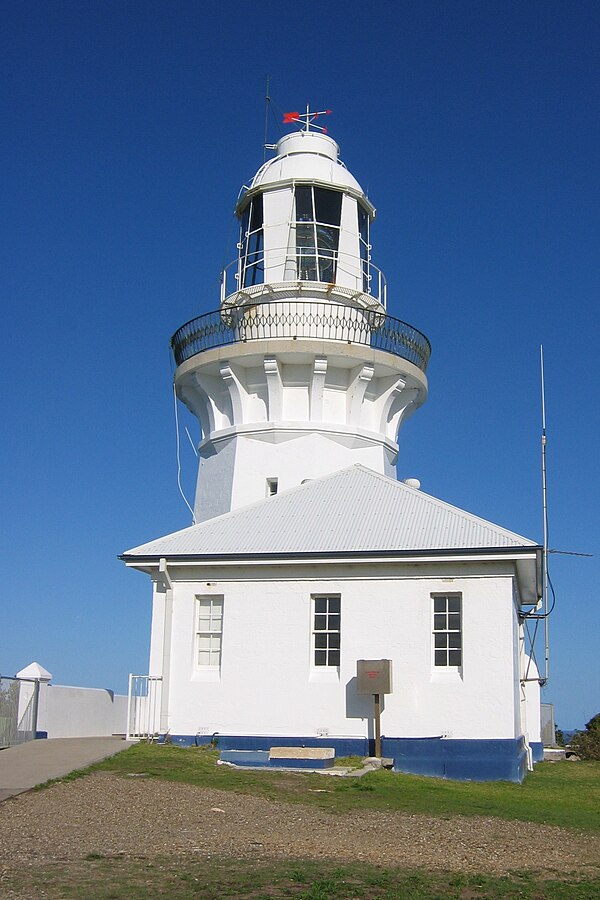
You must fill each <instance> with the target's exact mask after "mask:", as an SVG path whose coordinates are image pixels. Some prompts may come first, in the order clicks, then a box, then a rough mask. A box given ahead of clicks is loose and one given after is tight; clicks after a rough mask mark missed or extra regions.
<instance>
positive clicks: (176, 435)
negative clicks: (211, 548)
mask: <svg viewBox="0 0 600 900" xmlns="http://www.w3.org/2000/svg"><path fill="white" fill-rule="evenodd" d="M173 404H174V407H175V444H176V447H177V487H178V488H179V493H180V494H181V496H182V497H183V502H184V503H185V505H186V506H187V508H188V509H189V511H190V512H191V514H192V525H195V524H196V516H195V515H194V510H193V509H192V507H191V506H190V504H189V503H188V500H187V497H186V496H185V494H184V492H183V488H182V486H181V452H180V451H181V447H180V443H179V413H178V410H177V391H176V390H175V384H173Z"/></svg>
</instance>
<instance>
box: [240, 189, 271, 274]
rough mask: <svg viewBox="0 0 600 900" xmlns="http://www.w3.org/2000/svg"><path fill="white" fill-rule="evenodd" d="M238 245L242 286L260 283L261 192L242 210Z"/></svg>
mask: <svg viewBox="0 0 600 900" xmlns="http://www.w3.org/2000/svg"><path fill="white" fill-rule="evenodd" d="M239 246H240V259H241V283H242V287H250V286H252V285H253V284H262V283H263V281H264V280H265V258H264V253H263V198H262V194H257V196H256V197H253V198H252V200H251V201H250V203H249V204H248V206H247V207H246V209H245V210H244V213H243V215H242V222H241V226H240V244H239Z"/></svg>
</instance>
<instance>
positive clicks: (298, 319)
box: [171, 300, 431, 372]
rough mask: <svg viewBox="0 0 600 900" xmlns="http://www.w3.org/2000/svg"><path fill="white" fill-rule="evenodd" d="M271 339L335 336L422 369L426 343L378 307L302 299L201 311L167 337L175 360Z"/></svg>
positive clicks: (427, 354)
mask: <svg viewBox="0 0 600 900" xmlns="http://www.w3.org/2000/svg"><path fill="white" fill-rule="evenodd" d="M277 338H287V339H290V338H292V339H297V338H307V339H313V340H325V341H339V342H343V343H346V344H363V345H365V346H367V347H371V348H373V349H375V350H385V351H386V352H387V353H392V354H393V355H394V356H399V357H401V358H402V359H406V360H408V361H409V362H411V363H413V364H414V365H415V366H417V367H418V368H419V369H421V371H423V372H424V371H425V369H426V368H427V363H428V362H429V357H430V355H431V345H430V343H429V341H428V340H427V338H426V337H425V335H424V334H422V333H421V332H420V331H417V329H416V328H413V327H412V325H408V324H407V323H406V322H402V321H401V320H400V319H395V318H393V316H388V315H385V314H384V313H383V312H377V311H375V310H368V309H363V308H361V307H355V306H344V305H342V304H334V303H326V302H323V303H318V302H313V301H305V300H286V301H272V302H266V303H255V304H251V305H244V306H233V307H228V308H227V309H218V310H214V311H213V312H209V313H205V315H203V316H198V317H197V318H195V319H192V320H191V321H190V322H187V323H186V324H185V325H182V327H181V328H179V329H178V330H177V331H176V332H175V334H174V335H173V337H172V338H171V349H172V351H173V356H174V358H175V363H176V365H178V366H179V365H181V363H183V362H185V360H186V359H190V357H192V356H195V355H196V354H197V353H202V352H204V351H205V350H211V349H213V348H214V347H224V346H227V345H228V344H238V343H244V342H247V341H257V340H273V339H277Z"/></svg>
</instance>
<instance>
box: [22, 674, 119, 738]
mask: <svg viewBox="0 0 600 900" xmlns="http://www.w3.org/2000/svg"><path fill="white" fill-rule="evenodd" d="M126 724H127V697H126V696H125V695H121V694H113V692H112V691H108V690H102V689H98V688H80V687H68V686H66V685H59V684H44V683H42V684H40V695H39V706H38V722H37V730H38V731H46V732H47V733H48V737H49V738H68V737H104V736H110V735H112V734H125V732H126Z"/></svg>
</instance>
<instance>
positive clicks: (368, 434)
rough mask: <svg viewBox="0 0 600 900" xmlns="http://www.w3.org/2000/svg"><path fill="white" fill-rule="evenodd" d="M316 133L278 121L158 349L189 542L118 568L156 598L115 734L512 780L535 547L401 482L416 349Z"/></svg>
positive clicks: (336, 157)
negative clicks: (195, 306) (188, 419)
mask: <svg viewBox="0 0 600 900" xmlns="http://www.w3.org/2000/svg"><path fill="white" fill-rule="evenodd" d="M320 115H321V114H320V113H312V112H310V110H308V109H307V112H306V113H305V114H302V115H299V114H297V113H290V114H288V115H287V121H288V123H289V124H290V125H291V126H292V128H293V130H292V131H290V133H288V134H286V135H285V136H284V137H282V138H281V139H280V140H279V141H278V143H277V144H276V145H275V146H274V147H272V150H273V155H272V156H271V158H269V159H268V160H267V161H265V162H264V164H263V165H262V166H261V167H260V168H259V169H258V171H257V173H256V175H255V176H254V178H253V179H252V180H251V182H250V183H249V184H248V185H245V186H244V187H243V188H242V190H241V191H240V194H239V197H238V201H237V204H236V208H235V212H236V217H237V220H238V223H239V241H238V244H237V251H238V252H237V256H236V258H235V259H234V260H233V261H232V263H231V264H230V265H229V266H228V267H227V268H226V269H225V271H224V272H223V274H222V278H221V289H220V295H219V296H218V297H217V298H215V300H216V302H215V308H214V309H213V311H211V312H205V313H201V314H200V315H198V316H197V317H196V318H194V319H192V320H191V321H189V322H187V323H186V324H184V325H182V326H181V327H179V328H178V330H177V331H176V332H175V334H174V335H173V337H172V339H171V348H172V352H173V356H174V360H175V366H176V368H175V375H174V385H175V390H176V392H177V396H178V397H179V399H180V400H181V401H182V402H183V403H184V404H185V405H186V406H187V407H188V409H189V410H190V411H191V412H192V413H193V415H195V416H196V417H197V419H198V422H199V424H200V429H201V439H200V442H199V447H198V453H199V469H198V481H197V488H196V495H195V501H194V516H193V523H192V525H190V526H189V527H186V528H183V529H182V530H181V531H177V532H175V533H173V534H167V535H165V536H163V537H159V538H157V539H155V540H152V541H149V542H148V543H145V544H142V545H140V546H137V547H134V548H133V549H131V550H128V551H127V552H125V553H123V554H122V555H121V559H122V560H123V561H124V562H125V564H126V565H127V566H128V567H130V568H133V569H137V570H138V571H142V572H145V573H147V574H148V575H149V576H150V578H151V581H152V628H151V638H150V658H149V669H148V674H144V675H139V676H132V679H131V687H130V702H129V725H128V733H129V735H130V736H131V737H141V736H146V737H147V736H153V737H157V738H158V739H159V740H164V739H166V738H167V737H168V739H169V740H171V741H173V742H175V743H179V744H181V745H198V744H203V743H209V742H210V743H212V744H213V745H217V746H218V748H219V751H220V752H221V753H222V754H223V755H224V758H228V759H229V760H230V761H231V759H243V760H245V761H246V763H247V764H251V765H273V764H277V765H285V764H290V762H291V763H293V761H294V760H295V761H296V763H297V762H298V759H300V758H301V757H302V753H304V752H305V751H306V752H307V753H308V752H309V751H311V752H312V751H315V752H316V755H317V756H319V753H320V754H321V758H323V759H331V758H332V757H333V755H334V754H341V755H347V754H360V755H362V756H367V755H369V754H372V753H373V752H378V753H379V752H381V753H383V755H384V756H385V757H387V758H389V759H390V760H392V765H393V767H394V769H395V770H396V771H403V772H415V773H419V774H426V775H437V776H440V777H448V778H475V779H483V780H487V779H504V780H512V781H520V780H521V779H522V778H523V776H524V773H525V771H526V770H527V768H528V767H531V766H532V765H533V763H534V762H535V761H536V760H537V759H539V758H540V755H541V754H542V745H541V739H540V704H539V686H538V684H537V682H536V681H535V680H532V679H531V678H529V677H528V673H529V672H530V671H531V668H532V667H531V661H530V660H529V659H528V656H527V653H526V651H525V640H524V629H523V622H524V620H525V618H526V616H527V615H528V613H530V612H531V611H532V610H535V608H536V606H537V604H538V602H539V599H540V596H541V590H542V587H541V577H540V573H541V571H542V566H541V554H542V548H541V547H540V546H539V545H538V544H537V543H536V542H535V541H532V540H529V539H528V538H526V537H523V536H521V535H519V534H516V533H514V532H512V531H510V530H508V529H506V528H504V527H502V526H500V525H495V524H494V523H492V522H489V521H487V520H485V519H483V518H480V517H479V516H476V515H474V514H472V513H470V512H467V511H465V510H461V509H458V508H456V507H454V506H452V505H450V504H448V503H446V502H445V501H443V500H441V499H439V498H436V497H433V496H431V495H429V494H427V493H425V492H424V491H422V490H420V485H419V482H417V481H416V480H409V481H407V482H400V481H398V480H397V478H396V461H397V457H398V452H399V445H398V441H399V433H400V429H401V426H402V425H403V424H404V422H405V420H406V419H408V418H409V416H410V415H412V413H413V412H414V411H415V410H417V409H418V407H419V406H421V404H422V403H423V402H424V401H425V399H426V396H427V389H428V386H427V378H426V374H425V372H426V368H427V363H428V360H429V355H430V346H429V342H428V340H427V338H426V337H425V335H423V334H422V333H421V332H420V331H418V330H417V329H416V328H415V327H414V326H413V325H410V324H408V323H406V322H404V321H402V319H401V318H399V317H397V316H396V315H395V312H396V307H395V306H394V303H393V297H394V290H393V289H390V296H389V298H388V290H387V282H386V278H385V276H384V274H383V273H382V272H381V271H380V270H379V269H378V268H377V266H376V264H375V261H374V259H375V258H376V254H375V253H374V247H375V246H376V241H375V234H376V228H375V227H374V221H375V208H374V206H373V204H372V203H371V201H370V199H369V198H368V197H367V196H366V194H365V192H364V191H363V189H362V188H361V186H360V184H359V182H358V181H357V180H356V179H355V178H354V176H353V175H352V174H351V173H350V172H349V171H348V169H347V168H346V166H345V165H344V164H343V162H342V161H341V159H340V154H339V148H338V145H337V144H336V142H335V141H334V140H333V139H332V138H331V137H330V136H329V135H328V134H326V133H325V132H324V130H323V129H322V127H321V126H320V124H319V122H320ZM372 235H373V237H372ZM392 288H393V282H392ZM388 299H389V301H390V302H388ZM369 679H373V680H372V681H369ZM375 686H377V687H376V690H375ZM374 697H375V698H376V703H375V704H374V702H373V699H374ZM282 748H288V750H287V751H286V750H284V749H282ZM300 751H301V752H300ZM317 751H318V752H317ZM321 751H322V752H321ZM227 754H229V757H227ZM231 754H233V756H231ZM236 754H237V756H236ZM240 754H241V756H240ZM244 754H246V755H245V756H244ZM299 754H300V755H299ZM286 757H290V758H291V760H290V758H286ZM276 760H278V761H279V762H276ZM282 760H283V761H282Z"/></svg>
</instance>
